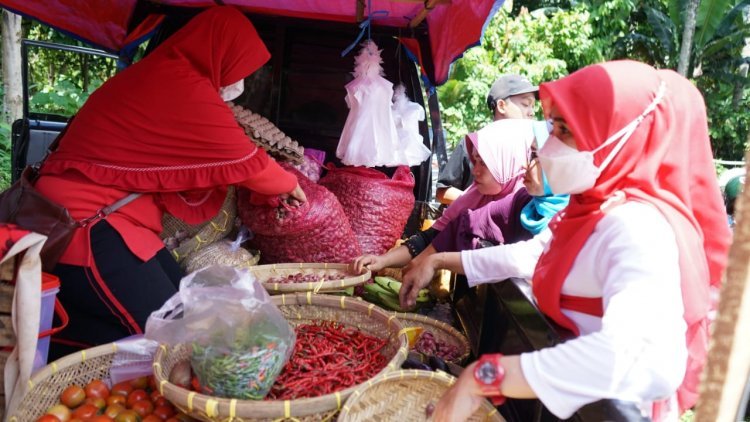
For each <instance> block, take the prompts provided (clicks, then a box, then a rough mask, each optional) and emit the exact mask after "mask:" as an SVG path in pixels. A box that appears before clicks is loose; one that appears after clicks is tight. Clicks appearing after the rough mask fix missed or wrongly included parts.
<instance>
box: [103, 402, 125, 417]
mask: <svg viewBox="0 0 750 422" xmlns="http://www.w3.org/2000/svg"><path fill="white" fill-rule="evenodd" d="M123 410H125V406H123V405H121V404H118V403H113V404H110V405H109V406H107V408H106V409H104V414H105V415H106V416H109V417H110V418H114V417H115V416H117V415H119V414H120V412H122V411H123Z"/></svg>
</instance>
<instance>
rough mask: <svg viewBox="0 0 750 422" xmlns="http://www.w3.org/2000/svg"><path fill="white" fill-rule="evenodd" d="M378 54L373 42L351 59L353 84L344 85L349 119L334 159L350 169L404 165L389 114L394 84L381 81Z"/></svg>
mask: <svg viewBox="0 0 750 422" xmlns="http://www.w3.org/2000/svg"><path fill="white" fill-rule="evenodd" d="M382 62H383V60H382V58H381V57H380V50H379V49H378V47H377V45H375V43H374V42H373V41H372V40H369V39H368V40H367V41H365V42H364V43H363V44H362V50H360V52H359V54H358V55H357V57H356V58H355V59H354V80H352V81H351V82H349V83H348V84H346V92H347V94H346V104H347V106H348V107H349V115H348V116H347V118H346V123H345V124H344V129H343V131H342V132H341V138H340V139H339V144H338V147H337V149H336V156H337V157H338V158H339V159H341V162H342V163H344V164H346V165H349V166H365V167H376V166H389V167H390V166H398V165H401V164H404V163H405V162H406V158H405V155H404V153H403V151H402V148H401V145H400V142H399V137H398V133H397V131H396V124H395V122H394V119H393V112H392V110H391V99H392V97H393V84H392V83H391V82H389V81H388V80H387V79H385V78H384V77H383V68H382V66H381V63H382Z"/></svg>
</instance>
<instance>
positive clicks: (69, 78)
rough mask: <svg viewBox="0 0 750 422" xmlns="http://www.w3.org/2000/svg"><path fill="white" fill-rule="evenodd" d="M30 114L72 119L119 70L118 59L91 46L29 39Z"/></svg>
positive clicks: (27, 85) (28, 82)
mask: <svg viewBox="0 0 750 422" xmlns="http://www.w3.org/2000/svg"><path fill="white" fill-rule="evenodd" d="M24 48H25V50H26V51H25V53H26V60H27V61H28V62H27V64H26V69H27V83H26V89H27V90H28V91H27V93H28V101H29V102H28V107H29V109H28V111H29V115H56V116H61V117H65V118H68V117H70V116H72V115H73V114H75V113H76V112H77V111H78V109H79V108H80V107H81V106H82V105H83V103H84V102H86V99H88V97H89V95H90V94H91V93H92V92H94V91H95V90H96V89H97V88H99V87H100V86H101V85H102V84H103V83H104V82H105V81H106V80H107V79H109V78H110V77H112V76H113V75H114V74H115V73H116V72H117V60H116V59H115V58H114V57H113V56H111V55H104V54H106V53H104V52H99V51H98V50H93V49H89V48H82V47H75V46H68V45H55V44H47V43H43V42H34V41H27V42H25V44H24Z"/></svg>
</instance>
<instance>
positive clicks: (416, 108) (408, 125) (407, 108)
mask: <svg viewBox="0 0 750 422" xmlns="http://www.w3.org/2000/svg"><path fill="white" fill-rule="evenodd" d="M391 108H392V110H393V119H394V121H395V123H396V132H397V133H398V138H399V142H400V145H399V149H400V150H401V152H402V153H403V155H404V158H405V162H403V163H401V164H403V165H408V166H417V165H419V164H420V163H422V161H424V160H426V159H427V158H428V157H429V156H430V154H431V152H430V150H429V149H428V148H427V147H426V146H425V145H424V141H423V139H422V135H421V134H420V133H419V122H420V121H422V120H424V119H425V113H424V108H422V106H421V105H419V104H417V103H415V102H413V101H409V99H408V98H407V97H406V88H404V86H403V85H399V86H397V87H396V91H395V93H394V94H393V105H392V106H391Z"/></svg>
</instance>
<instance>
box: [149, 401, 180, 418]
mask: <svg viewBox="0 0 750 422" xmlns="http://www.w3.org/2000/svg"><path fill="white" fill-rule="evenodd" d="M153 414H154V415H156V416H158V417H160V418H162V419H169V418H171V417H172V416H174V414H175V411H174V408H173V407H172V405H169V404H168V405H164V406H157V407H156V409H154V413H153Z"/></svg>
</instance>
